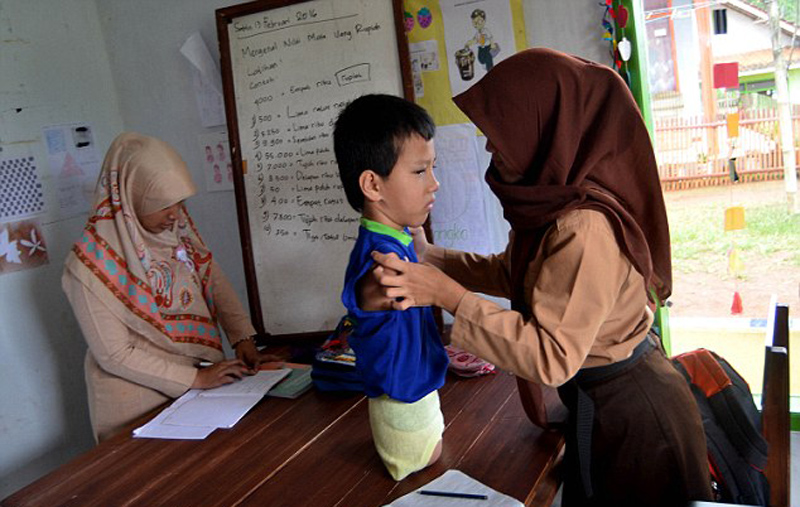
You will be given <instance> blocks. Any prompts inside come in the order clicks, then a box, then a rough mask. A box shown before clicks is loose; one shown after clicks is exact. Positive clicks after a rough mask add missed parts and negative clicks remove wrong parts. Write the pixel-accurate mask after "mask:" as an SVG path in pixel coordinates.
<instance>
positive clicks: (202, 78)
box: [180, 32, 225, 127]
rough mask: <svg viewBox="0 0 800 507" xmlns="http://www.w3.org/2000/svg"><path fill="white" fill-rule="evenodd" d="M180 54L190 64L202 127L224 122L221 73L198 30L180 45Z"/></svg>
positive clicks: (215, 125)
mask: <svg viewBox="0 0 800 507" xmlns="http://www.w3.org/2000/svg"><path fill="white" fill-rule="evenodd" d="M180 51H181V54H182V55H183V56H184V58H186V60H187V61H188V62H189V63H190V64H191V72H192V86H193V87H194V98H195V102H196V103H197V111H198V113H199V114H200V123H201V124H202V125H203V126H204V127H218V126H220V125H224V124H225V104H224V99H223V97H222V75H221V74H220V72H219V69H218V68H217V64H216V61H215V60H214V57H213V56H211V51H209V50H208V46H206V43H205V41H204V40H203V37H202V36H201V35H200V32H195V33H193V34H191V35H190V36H189V37H188V38H187V39H186V42H184V43H183V46H181V50H180Z"/></svg>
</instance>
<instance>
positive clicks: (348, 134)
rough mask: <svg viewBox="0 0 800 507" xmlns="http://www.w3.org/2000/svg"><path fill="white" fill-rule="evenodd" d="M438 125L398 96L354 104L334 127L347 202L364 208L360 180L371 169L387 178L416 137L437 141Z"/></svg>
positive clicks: (366, 97)
mask: <svg viewBox="0 0 800 507" xmlns="http://www.w3.org/2000/svg"><path fill="white" fill-rule="evenodd" d="M435 132H436V125H435V124H434V123H433V120H432V119H431V117H430V115H428V113H427V111H425V109H423V108H422V107H420V106H418V105H416V104H414V103H413V102H410V101H408V100H405V99H403V98H400V97H396V96H394V95H384V94H369V95H362V96H361V97H359V98H357V99H355V100H353V101H352V102H350V103H349V104H348V105H347V106H346V107H345V108H344V109H343V110H342V111H341V113H339V117H338V118H337V119H336V125H335V126H334V128H333V149H334V152H335V153H336V163H337V164H338V165H339V177H340V178H341V179H342V186H344V192H345V194H346V195H347V202H349V203H350V206H352V207H353V208H354V209H355V210H356V211H362V210H363V208H364V194H363V193H361V187H360V185H359V183H358V179H359V177H360V176H361V173H362V172H364V171H366V170H368V169H370V170H372V171H375V173H376V174H378V175H380V176H382V177H384V178H385V177H387V176H389V174H391V172H392V168H394V165H395V164H396V163H397V159H398V157H399V156H400V150H401V149H402V147H403V143H404V142H405V141H406V140H407V139H408V138H410V137H411V136H412V135H414V134H418V135H419V136H421V137H422V138H423V139H425V140H426V141H430V140H431V139H433V135H434V133H435Z"/></svg>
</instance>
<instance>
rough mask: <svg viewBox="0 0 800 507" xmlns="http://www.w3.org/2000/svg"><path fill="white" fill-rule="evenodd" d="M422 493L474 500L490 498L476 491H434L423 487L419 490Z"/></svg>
mask: <svg viewBox="0 0 800 507" xmlns="http://www.w3.org/2000/svg"><path fill="white" fill-rule="evenodd" d="M417 493H419V494H420V495H427V496H443V497H447V498H468V499H472V500H488V499H489V496H488V495H480V494H476V493H458V492H456V491H433V490H430V489H421V490H419V491H417Z"/></svg>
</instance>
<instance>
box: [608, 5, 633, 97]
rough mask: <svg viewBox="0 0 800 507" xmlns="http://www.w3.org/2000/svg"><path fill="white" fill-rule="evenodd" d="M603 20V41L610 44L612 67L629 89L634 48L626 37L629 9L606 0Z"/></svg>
mask: <svg viewBox="0 0 800 507" xmlns="http://www.w3.org/2000/svg"><path fill="white" fill-rule="evenodd" d="M600 5H603V6H604V11H603V19H602V21H601V23H602V26H603V40H605V41H607V42H608V44H609V54H610V56H611V61H612V62H613V63H612V66H613V67H614V69H615V70H616V71H617V72H619V73H620V75H621V76H622V78H623V79H625V82H626V83H627V84H628V87H630V85H631V75H630V71H629V69H628V60H630V58H631V53H632V52H633V47H632V45H631V41H629V40H628V38H627V37H625V27H626V26H627V25H628V9H627V8H626V7H625V6H624V5H622V4H621V3H618V5H617V7H614V0H605V3H604V4H600Z"/></svg>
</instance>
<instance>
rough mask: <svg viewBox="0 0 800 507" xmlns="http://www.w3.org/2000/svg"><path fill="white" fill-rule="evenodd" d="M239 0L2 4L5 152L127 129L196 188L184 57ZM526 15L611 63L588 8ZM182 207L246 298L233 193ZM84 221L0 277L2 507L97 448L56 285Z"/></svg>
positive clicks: (199, 130) (531, 9)
mask: <svg viewBox="0 0 800 507" xmlns="http://www.w3.org/2000/svg"><path fill="white" fill-rule="evenodd" d="M235 3H240V2H238V1H227V2H226V1H214V0H169V1H163V0H135V1H131V0H0V148H2V150H3V151H2V152H0V156H17V155H20V154H27V153H32V154H33V155H34V156H35V157H36V159H37V161H38V163H39V165H40V169H41V171H42V174H46V172H47V168H46V167H45V164H46V153H45V148H44V145H43V144H42V134H41V128H42V127H43V126H47V125H57V124H63V123H71V122H76V121H82V122H87V123H89V124H91V125H92V126H93V127H94V131H95V139H96V141H97V147H98V150H100V151H101V152H103V151H104V150H105V149H106V148H107V147H108V145H109V144H110V142H111V140H112V139H113V138H114V137H115V136H116V135H117V134H118V133H119V132H121V131H123V130H135V131H139V132H142V133H145V134H149V135H153V136H156V137H160V138H162V139H164V140H166V141H167V142H169V143H171V144H172V145H173V146H175V147H176V148H177V150H178V151H179V152H180V153H181V154H182V155H183V156H184V158H185V160H186V162H187V164H188V165H189V167H190V168H194V170H193V175H194V177H195V180H196V181H197V183H198V186H199V187H200V188H201V189H202V188H204V183H203V182H204V180H203V179H202V175H201V174H200V172H199V168H200V167H202V166H201V159H200V154H199V153H198V151H197V137H198V135H200V134H203V133H207V132H209V131H211V130H210V129H206V128H204V127H202V126H201V124H200V119H199V115H198V113H197V109H196V106H195V102H194V94H193V93H194V92H193V88H192V77H191V71H190V68H189V65H188V63H187V62H186V61H185V60H184V59H183V57H182V56H181V55H180V53H179V49H180V47H181V45H182V44H183V42H184V41H185V40H186V38H187V37H188V36H189V35H190V34H191V33H193V32H194V31H200V33H201V35H202V36H203V39H204V40H205V42H206V44H207V45H208V46H209V48H210V49H211V51H212V54H213V55H214V56H215V57H216V56H218V52H217V43H216V40H217V37H216V28H215V19H214V11H215V9H217V8H219V7H224V6H226V5H232V4H235ZM524 5H525V18H526V23H527V33H528V41H529V44H530V45H535V46H548V47H552V48H556V49H560V50H562V51H566V52H570V53H574V54H578V55H580V56H583V57H586V58H589V59H592V60H596V61H599V62H602V63H606V64H607V63H608V61H607V56H606V55H607V45H606V44H605V42H603V41H602V40H601V39H600V33H601V32H600V17H601V15H602V9H601V8H600V7H599V6H598V5H597V2H596V0H563V1H560V2H553V1H549V0H524ZM17 108H20V109H21V112H19V113H17V112H16V109H17ZM47 183H48V182H47V181H45V185H46V187H47V188H48V189H49V186H48V185H47ZM0 191H2V189H0ZM48 197H49V194H48ZM188 207H189V209H190V211H191V213H192V216H193V218H194V219H195V222H196V223H197V224H198V227H199V228H200V231H201V233H203V236H204V239H205V240H206V242H207V243H208V244H209V246H210V247H211V250H212V251H213V252H214V254H215V256H216V257H217V259H218V261H219V262H220V264H221V265H222V267H223V269H224V270H225V272H226V274H227V275H228V276H229V278H231V281H232V283H233V284H234V287H236V289H237V291H238V292H239V294H240V295H241V296H242V300H243V301H246V299H245V291H244V287H245V284H244V273H243V271H242V265H241V250H240V247H239V235H238V226H237V222H236V213H235V207H234V197H233V193H232V192H217V193H213V194H208V193H205V192H203V191H202V190H201V191H200V193H199V194H198V195H196V196H194V197H192V198H191V199H190V200H189V201H188ZM50 219H51V218H49V217H42V218H41V220H42V222H47V221H48V220H50ZM84 221H85V217H84V216H82V217H75V218H73V219H69V220H64V221H59V222H54V223H50V224H48V225H46V226H45V227H44V234H45V239H46V241H47V246H48V249H49V256H50V264H48V265H46V266H44V267H39V268H35V269H32V270H29V271H23V272H18V273H11V274H6V275H0V323H2V325H0V449H1V450H2V451H0V499H2V498H5V497H6V496H7V495H9V494H10V493H12V492H14V491H16V490H17V489H19V488H21V487H22V486H24V485H26V484H27V483H29V482H31V481H33V480H35V479H36V478H38V477H39V476H41V475H43V474H45V473H47V472H49V471H50V470H52V469H53V468H55V467H57V466H59V465H61V464H63V463H64V462H66V461H68V460H70V459H72V458H74V457H75V456H77V455H79V454H80V453H82V452H84V451H86V450H88V449H89V448H90V447H91V446H92V445H93V441H92V437H91V431H90V428H89V420H88V411H87V408H86V395H85V387H84V382H83V364H82V361H83V356H84V353H85V345H84V342H83V338H82V336H81V334H80V330H79V328H78V326H77V323H76V322H75V320H74V318H73V316H72V313H71V310H70V307H69V305H68V303H67V301H66V299H65V297H64V296H63V294H62V292H61V288H60V282H59V279H60V275H61V269H62V265H63V261H64V258H65V256H66V252H67V250H68V249H69V247H70V245H71V243H72V241H73V240H74V239H75V238H76V237H77V235H78V233H79V231H80V229H81V228H82V226H83V224H84Z"/></svg>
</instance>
